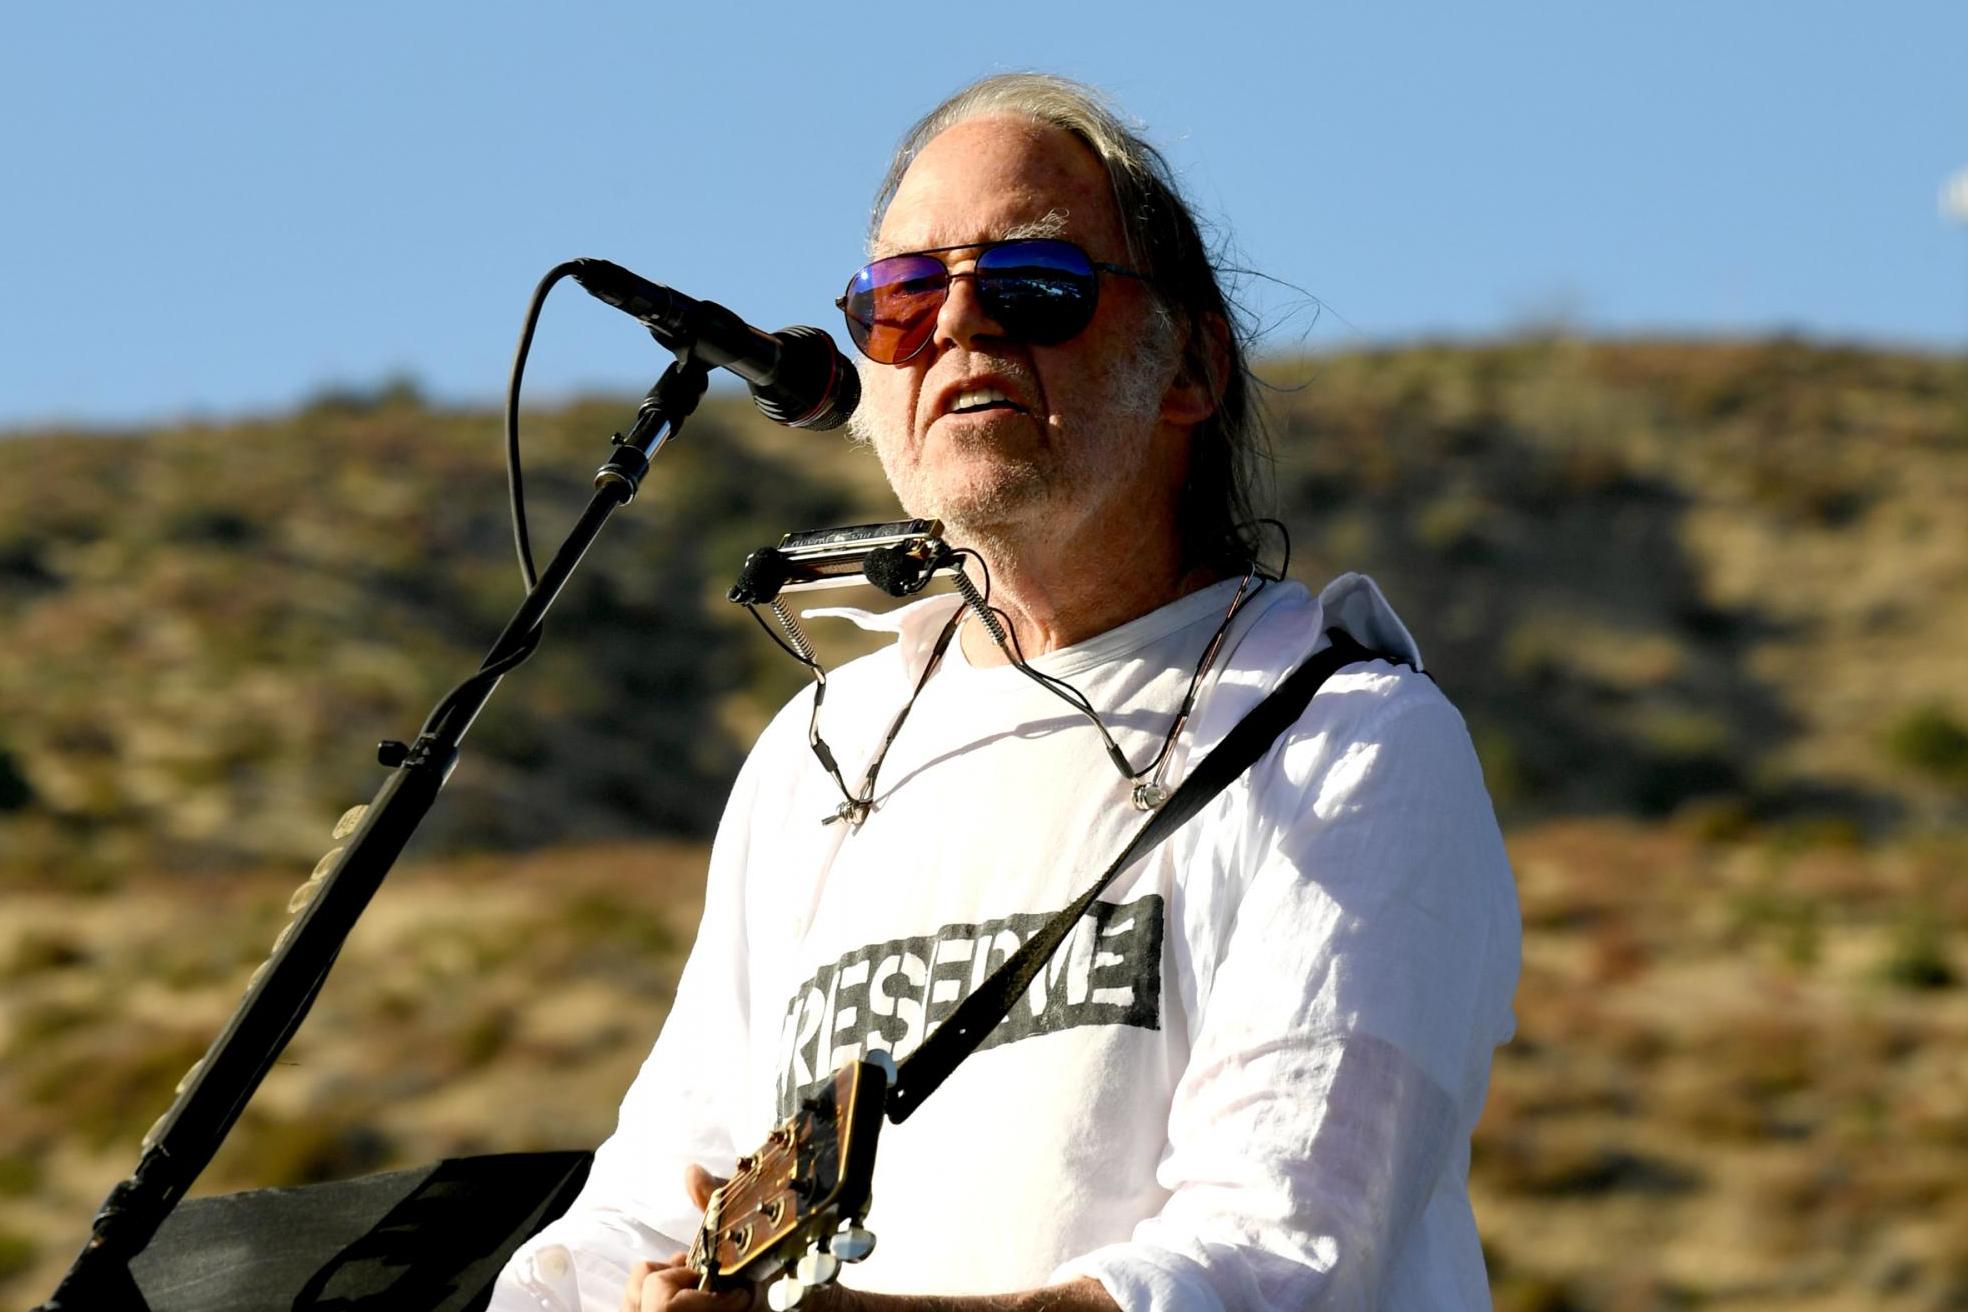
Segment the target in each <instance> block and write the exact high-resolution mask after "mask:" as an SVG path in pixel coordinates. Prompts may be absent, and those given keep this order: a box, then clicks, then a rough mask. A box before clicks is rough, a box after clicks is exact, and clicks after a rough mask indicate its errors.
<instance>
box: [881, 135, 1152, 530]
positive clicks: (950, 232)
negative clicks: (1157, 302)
mask: <svg viewBox="0 0 1968 1312" xmlns="http://www.w3.org/2000/svg"><path fill="white" fill-rule="evenodd" d="M1011 236H1048V237H1059V238H1063V239H1065V240H1068V241H1072V242H1075V243H1077V244H1078V245H1080V246H1081V247H1083V248H1085V250H1086V251H1087V253H1088V254H1089V255H1090V256H1091V257H1092V258H1093V259H1094V260H1095V261H1105V262H1108V263H1113V264H1119V265H1127V264H1128V262H1129V261H1128V259H1127V248H1126V243H1125V241H1124V239H1123V236H1122V231H1121V224H1120V219H1119V216H1118V215H1117V214H1116V213H1115V209H1114V202H1113V194H1112V192H1111V190H1110V189H1109V185H1108V181H1107V175H1106V172H1105V171H1104V170H1103V169H1102V168H1101V166H1100V164H1099V162H1098V161H1097V160H1096V159H1095V158H1094V156H1093V154H1092V152H1091V151H1089V150H1088V149H1087V148H1086V147H1085V146H1084V145H1082V144H1081V143H1080V142H1079V141H1078V140H1077V139H1075V138H1074V137H1072V136H1070V135H1068V134H1067V133H1065V132H1062V131H1060V130H1058V129H1056V128H1050V127H1045V126H1042V125H1039V124H1036V123H1033V122H1031V121H1029V120H1026V119H1023V118H1018V117H1009V116H1002V117H989V118H976V119H969V120H966V121H964V122H962V123H958V124H956V125H955V126H953V127H951V128H949V129H947V130H946V131H944V132H942V133H941V134H939V135H938V136H936V137H935V138H934V139H932V140H931V141H930V143H929V144H928V145H927V146H925V147H924V148H923V150H922V152H921V153H920V154H919V155H918V156H917V157H916V160H915V162H914V163H913V164H911V165H910V167H909V170H908V172H907V173H906V174H905V175H904V176H903V179H902V185H901V186H900V188H899V189H898V190H897V191H896V193H895V199H894V201H893V202H892V203H891V204H890V205H889V207H888V212H887V213H886V215H884V217H883V219H882V225H881V232H880V235H879V237H878V238H877V241H876V251H875V254H876V255H877V256H884V255H894V254H901V253H904V252H908V251H919V250H928V249H932V248H936V247H945V246H956V245H958V244H959V243H984V242H991V241H997V240H1000V239H1003V238H1005V237H1011ZM976 255H977V252H976V251H974V250H956V251H950V252H948V253H946V254H945V255H944V256H943V258H944V260H945V261H946V262H947V264H948V266H949V268H950V270H951V272H953V273H960V272H964V271H967V270H968V269H970V268H971V266H972V264H973V263H974V261H975V259H976ZM1169 338H1170V334H1169V332H1168V331H1167V329H1166V327H1165V326H1164V325H1163V324H1162V322H1161V320H1160V319H1159V318H1158V317H1157V314H1156V310H1155V307H1154V304H1153V300H1152V297H1151V296H1150V294H1149V292H1148V290H1147V289H1146V287H1145V286H1144V285H1143V284H1142V283H1141V282H1140V281H1139V280H1138V279H1134V278H1127V277H1120V276H1115V275H1110V274H1103V275H1101V276H1100V295H1099V305H1098V309H1097V311H1096V312H1095V315H1094V318H1093V322H1092V323H1091V324H1089V325H1088V327H1087V328H1086V330H1085V331H1084V332H1082V333H1080V334H1079V335H1078V336H1077V337H1074V338H1073V339H1072V340H1070V341H1067V342H1063V343H1061V344H1059V345H1056V346H1033V345H1028V344H1025V343H1022V342H1017V341H1014V340H1012V339H1011V338H1009V337H1007V336H1006V335H1005V333H1004V330H1003V329H1002V328H1001V327H1000V326H999V325H998V324H997V323H995V322H994V321H993V320H992V319H991V318H990V317H989V316H988V314H987V313H986V312H985V310H984V309H983V307H982V306H981V305H980V304H979V302H978V299H977V292H976V287H975V284H974V283H973V282H971V281H970V280H968V279H962V280H958V281H955V282H953V283H952V284H951V286H950V290H949V297H948V299H947V300H946V301H945V302H944V305H943V307H942V310H941V311H940V313H939V315H938V318H937V322H936V328H935V334H934V336H933V337H932V338H931V340H930V343H929V345H928V346H926V347H924V348H923V350H922V351H921V352H920V353H919V354H917V355H916V356H915V357H914V358H912V359H910V360H908V361H906V362H904V363H903V364H900V365H881V364H874V363H872V362H869V361H863V362H862V366H861V376H862V392H863V395H862V401H861V406H860V409H859V410H858V411H857V412H856V415H855V429H856V431H857V432H858V433H859V434H861V435H862V436H864V437H867V438H868V439H869V440H871V441H872V442H873V444H874V447H875V450H876V453H877V454H878V455H879V456H880V458H881V462H882V469H883V470H884V472H886V473H887V475H888V480H889V483H890V485H891V486H892V487H893V488H894V489H895V494H896V496H897V498H898V499H900V501H901V502H902V505H903V507H904V508H905V509H906V510H907V511H908V512H909V513H910V514H912V515H919V516H933V517H936V518H940V519H942V520H944V521H945V522H946V523H948V524H949V525H950V526H951V528H952V529H953V530H954V531H955V532H956V534H957V535H958V536H960V537H962V538H964V539H966V540H970V539H975V538H978V537H996V538H1000V539H1003V538H1006V537H1017V538H1026V539H1029V538H1030V530H1031V529H1032V528H1033V527H1035V526H1039V527H1043V528H1044V529H1045V530H1046V532H1045V533H1044V534H1043V536H1046V537H1062V536H1065V535H1069V534H1070V533H1071V532H1072V531H1073V530H1074V529H1076V528H1078V527H1079V526H1080V525H1081V524H1083V523H1085V522H1086V521H1088V520H1090V519H1092V518H1094V517H1097V516H1100V515H1102V514H1103V512H1104V513H1105V514H1106V515H1108V516H1110V517H1113V518H1112V520H1111V522H1112V523H1114V524H1119V523H1125V522H1126V519H1127V517H1126V514H1125V508H1127V507H1129V506H1132V507H1133V508H1134V509H1135V510H1136V511H1137V512H1138V511H1139V510H1140V509H1141V506H1140V499H1141V498H1142V497H1143V496H1148V497H1152V498H1154V499H1155V500H1156V501H1158V502H1171V501H1172V499H1173V496H1174V492H1175V489H1176V488H1177V487H1178V486H1179V485H1180V483H1181V481H1182V476H1183V469H1184V462H1185V461H1186V458H1187V456H1186V434H1184V433H1181V432H1175V431H1171V430H1169V429H1168V427H1167V426H1166V425H1160V424H1158V420H1159V418H1160V416H1161V410H1162V403H1163V396H1164V393H1165V392H1166V391H1167V389H1168V384H1169V381H1170V378H1171V377H1172V376H1173V374H1174V372H1175V353H1174V349H1173V345H1172V343H1171V342H1170V340H1169ZM986 389H990V390H994V391H996V392H997V393H1000V394H1002V395H1003V396H1004V397H1006V398H1008V403H998V404H990V405H987V406H985V407H983V408H971V407H965V406H960V401H962V400H963V399H965V398H969V399H971V400H972V401H973V402H974V401H975V398H976V396H977V394H978V393H980V392H982V391H984V390H986ZM1151 518H1152V517H1151Z"/></svg>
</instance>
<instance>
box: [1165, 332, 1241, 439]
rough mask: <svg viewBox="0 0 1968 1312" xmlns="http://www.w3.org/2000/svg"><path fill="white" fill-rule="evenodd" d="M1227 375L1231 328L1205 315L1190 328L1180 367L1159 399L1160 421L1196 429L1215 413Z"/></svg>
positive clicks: (1183, 345)
mask: <svg viewBox="0 0 1968 1312" xmlns="http://www.w3.org/2000/svg"><path fill="white" fill-rule="evenodd" d="M1229 372H1230V325H1229V324H1228V323H1227V322H1225V321H1224V318H1223V316H1222V315H1220V314H1206V315H1204V316H1202V318H1200V319H1197V320H1195V321H1194V322H1192V323H1191V324H1190V325H1189V330H1188V332H1187V333H1185V334H1184V340H1183V343H1182V364H1181V367H1180V368H1178V369H1177V370H1176V371H1175V377H1174V379H1173V380H1171V381H1170V383H1169V387H1168V391H1167V392H1165V393H1163V395H1162V419H1163V420H1164V421H1165V422H1167V423H1172V424H1185V425H1195V424H1200V423H1202V422H1203V421H1204V420H1205V419H1208V418H1209V417H1210V416H1211V415H1213V414H1215V413H1216V407H1217V403H1218V402H1219V401H1220V400H1221V399H1222V396H1223V384H1224V380H1225V379H1226V378H1227V377H1228V375H1229Z"/></svg>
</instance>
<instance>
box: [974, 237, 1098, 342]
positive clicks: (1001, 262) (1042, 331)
mask: <svg viewBox="0 0 1968 1312" xmlns="http://www.w3.org/2000/svg"><path fill="white" fill-rule="evenodd" d="M977 292H978V295H979V297H980V298H982V300H983V302H984V309H985V312H986V313H988V314H989V315H990V316H991V317H992V318H993V319H995V320H997V321H998V324H999V325H1000V326H1001V327H1002V328H1003V329H1004V330H1005V331H1006V332H1007V333H1009V334H1011V336H1013V337H1016V338H1017V339H1018V340H1020V341H1023V342H1031V343H1033V344H1034V345H1037V346H1057V345H1058V344H1059V343H1061V342H1064V341H1067V340H1069V339H1070V338H1072V337H1074V336H1076V335H1077V334H1079V333H1080V332H1082V331H1083V330H1084V329H1085V328H1086V326H1087V325H1088V324H1089V323H1091V322H1092V321H1093V310H1094V305H1095V303H1096V301H1097V300H1098V298H1099V292H1100V283H1099V280H1098V278H1097V277H1096V276H1095V274H1094V271H1093V265H1092V263H1091V262H1089V261H1088V259H1087V255H1086V252H1085V251H1083V250H1081V249H1080V248H1079V247H1077V246H1075V245H1073V244H1072V243H1071V242H1065V241H1008V242H1004V243H1002V244H1000V245H997V246H993V247H991V248H990V249H988V250H986V251H985V252H984V253H983V254H982V255H980V256H978V258H977Z"/></svg>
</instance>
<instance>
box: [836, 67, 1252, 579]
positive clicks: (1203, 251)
mask: <svg viewBox="0 0 1968 1312" xmlns="http://www.w3.org/2000/svg"><path fill="white" fill-rule="evenodd" d="M992 114H1015V115H1018V116H1021V117H1024V118H1028V119H1031V120H1033V121H1035V122H1038V123H1042V124H1045V125H1047V126H1049V127H1055V128H1059V129H1061V130H1062V131H1065V132H1069V133H1071V134H1072V135H1073V136H1075V137H1077V138H1079V139H1080V140H1081V141H1082V142H1084V143H1085V144H1086V146H1087V148H1088V149H1090V150H1091V151H1092V152H1093V154H1094V157H1095V158H1097V159H1098V160H1099V161H1100V163H1101V166H1102V167H1103V168H1105V169H1106V171H1107V178H1108V181H1109V183H1110V184H1111V185H1112V187H1113V192H1114V204H1115V208H1116V209H1117V210H1118V211H1119V213H1120V216H1121V229H1122V232H1123V233H1124V234H1125V236H1126V240H1127V254H1128V261H1129V263H1130V264H1132V265H1133V266H1134V267H1135V268H1137V269H1139V270H1141V272H1143V273H1144V274H1146V275H1147V278H1148V285H1149V286H1150V287H1151V288H1153V289H1154V293H1155V296H1156V298H1157V299H1158V300H1159V302H1160V304H1161V308H1162V310H1163V311H1164V313H1165V314H1166V315H1167V316H1169V318H1170V319H1171V320H1172V323H1173V326H1174V327H1176V328H1178V329H1180V330H1183V332H1184V335H1183V337H1182V339H1183V340H1186V342H1187V346H1186V347H1185V350H1184V355H1183V358H1182V360H1181V367H1182V368H1183V370H1185V371H1186V372H1188V373H1189V375H1190V376H1191V377H1194V378H1202V379H1206V380H1208V383H1209V386H1210V391H1211V393H1212V395H1213V398H1214V400H1215V402H1216V408H1215V410H1214V411H1213V412H1212V413H1211V414H1210V416H1209V418H1207V419H1205V420H1204V421H1203V422H1202V423H1200V424H1198V425H1197V426H1196V429H1195V432H1194V433H1193V434H1192V435H1191V439H1190V452H1189V473H1188V478H1187V479H1186V481H1185V482H1184V483H1183V486H1182V491H1181V506H1180V511H1179V514H1180V520H1179V528H1180V531H1181V534H1182V555H1183V560H1184V562H1185V563H1186V564H1191V565H1216V566H1224V567H1234V568H1236V569H1239V570H1241V569H1242V568H1243V567H1244V565H1245V564H1246V563H1247V562H1249V561H1251V560H1254V559H1255V558H1256V555H1257V551H1258V546H1259V543H1258V539H1257V527H1256V525H1255V524H1254V523H1253V522H1252V521H1253V517H1254V514H1255V512H1254V511H1253V509H1252V504H1253V501H1254V500H1255V494H1256V488H1257V482H1258V477H1259V474H1260V470H1261V467H1262V465H1263V462H1264V461H1265V459H1266V457H1267V455H1268V448H1267V445H1266V442H1265V435H1264V427H1263V416H1262V414H1261V413H1260V411H1259V409H1258V407H1257V405H1256V404H1255V397H1254V395H1253V391H1254V384H1255V381H1256V380H1255V378H1254V377H1253V376H1252V374H1251V371H1250V362H1249V348H1250V336H1251V334H1250V330H1249V328H1248V326H1247V325H1246V323H1245V321H1244V317H1243V315H1242V314H1241V313H1240V312H1239V311H1238V310H1237V308H1236V307H1235V306H1233V305H1232V304H1231V302H1230V300H1229V298H1228V297H1226V296H1225V295H1224V292H1223V286H1222V281H1221V278H1220V276H1219V268H1218V264H1217V261H1216V260H1215V259H1214V258H1212V256H1211V254H1210V251H1209V249H1208V247H1207V246H1205V245H1204V243H1203V236H1202V232H1201V229H1200V228H1199V226H1198V224H1197V222H1196V217H1195V214H1194V212H1193V211H1192V210H1191V209H1190V207H1189V204H1188V202H1187V201H1186V200H1184V199H1183V197H1182V193H1181V191H1180V190H1179V189H1178V188H1177V186H1176V183H1175V175H1174V171H1173V170H1171V169H1170V168H1169V164H1168V161H1167V160H1166V159H1165V158H1163V156H1162V153H1161V152H1160V151H1159V150H1157V149H1155V147H1154V146H1152V145H1150V144H1149V143H1148V142H1147V141H1146V140H1145V139H1144V138H1143V137H1142V136H1141V134H1140V133H1139V132H1137V131H1136V130H1135V129H1134V128H1132V127H1130V126H1129V125H1128V124H1127V123H1126V122H1124V121H1123V120H1122V119H1121V117H1120V115H1119V114H1118V113H1116V112H1115V110H1114V109H1113V107H1112V106H1111V105H1109V103H1108V102H1107V100H1106V98H1105V97H1104V96H1103V95H1102V94H1101V93H1100V92H1098V91H1096V90H1094V89H1093V88H1092V87H1089V86H1085V85H1082V84H1081V83H1078V82H1073V81H1070V80H1068V79H1066V78H1063V77H1056V76H1053V75H1051V74H1047V73H1000V74H997V75H995V76H992V77H987V78H983V79H980V80H979V81H976V82H973V83H971V84H970V85H969V86H967V87H964V88H963V89H962V90H960V91H958V92H957V93H956V94H955V95H953V96H951V97H950V98H949V99H948V100H945V101H944V102H943V103H942V104H940V105H938V106H937V107H936V108H935V109H932V110H931V111H929V113H928V114H925V115H924V116H923V117H922V118H921V119H919V120H917V122H916V123H915V125H914V126H913V127H911V128H910V129H909V130H908V132H907V133H905V134H904V135H903V137H902V141H901V143H900V144H899V145H898V146H897V147H896V149H895V157H894V158H893V159H892V160H891V161H890V162H889V166H888V174H887V176H885V177H884V178H883V179H882V183H881V186H880V188H879V189H878V190H877V191H876V192H875V206H874V216H873V221H872V223H871V225H870V233H871V235H872V234H873V233H875V232H878V231H879V230H880V227H881V221H882V216H883V215H885V214H886V213H887V212H888V206H889V203H890V202H891V201H893V200H894V199H895V193H896V191H897V189H898V188H900V187H901V185H902V175H903V174H904V173H906V172H907V171H908V168H909V165H910V164H912V163H914V162H915V158H916V156H917V155H918V154H919V153H920V152H921V151H922V149H923V147H924V146H926V145H928V144H929V141H930V139H931V138H932V137H935V136H936V135H937V134H938V133H940V132H942V131H943V130H944V129H946V128H949V127H952V126H954V125H956V124H958V123H961V122H963V121H964V120H966V119H973V118H982V117H986V116H988V115H992ZM1212 319H1214V320H1217V321H1220V322H1221V323H1223V324H1224V325H1225V327H1226V328H1227V330H1228V331H1227V333H1226V338H1227V341H1226V345H1227V348H1228V353H1227V359H1226V363H1225V368H1224V369H1223V371H1222V374H1221V376H1218V374H1217V371H1216V366H1215V364H1214V362H1213V360H1212V358H1211V351H1210V346H1209V338H1210V335H1211V334H1210V330H1209V327H1208V325H1209V323H1210V321H1211V320H1212Z"/></svg>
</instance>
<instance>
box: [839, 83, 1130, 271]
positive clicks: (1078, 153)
mask: <svg viewBox="0 0 1968 1312" xmlns="http://www.w3.org/2000/svg"><path fill="white" fill-rule="evenodd" d="M1013 237H1063V238H1068V239H1071V240H1075V241H1078V242H1080V243H1081V244H1082V245H1084V246H1086V247H1088V249H1089V250H1097V251H1100V252H1102V253H1107V252H1116V253H1117V252H1118V246H1117V243H1118V242H1119V241H1120V239H1121V238H1120V221H1119V218H1118V215H1117V213H1116V211H1115V207H1114V200H1113V192H1112V185H1111V183H1110V182H1109V180H1108V177H1107V171H1106V169H1105V168H1104V167H1102V165H1101V163H1100V161H1099V159H1098V158H1097V157H1096V156H1095V155H1094V153H1093V151H1092V149H1091V148H1089V147H1088V146H1087V145H1086V143H1085V142H1083V141H1081V140H1080V139H1079V138H1078V137H1076V136H1074V135H1072V134H1071V133H1069V132H1066V131H1065V130H1063V129H1061V128H1056V127H1053V126H1050V125H1048V124H1043V123H1038V122H1035V121H1033V120H1031V119H1026V118H1020V117H1015V116H1010V115H995V116H990V117H984V118H974V119H966V120H964V121H962V122H960V123H955V124H952V125H951V126H950V127H948V128H946V129H944V130H943V131H942V132H940V133H938V134H937V135H936V136H934V137H932V138H930V140H929V142H928V143H927V144H925V145H924V146H923V148H922V150H921V151H920V152H919V153H918V154H917V155H916V158H915V160H914V161H913V162H912V163H911V164H910V165H909V168H908V170H907V171H906V172H905V173H904V174H903V175H902V180H901V182H900V184H899V185H898V186H897V187H896V189H895V195H894V198H893V199H892V200H890V202H889V204H888V208H887V210H886V211H885V212H884V213H883V215H882V219H881V224H880V226H879V228H878V229H877V230H876V233H875V236H874V240H873V242H872V243H871V248H872V250H873V253H874V254H876V255H878V256H880V255H891V254H897V253H901V252H906V251H919V250H928V249H931V248H936V247H952V246H961V245H965V244H973V243H974V244H982V243H985V242H992V241H1003V240H1005V239H1007V238H1013Z"/></svg>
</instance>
